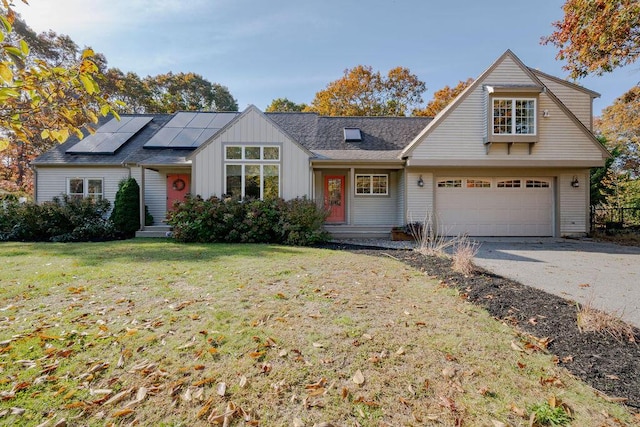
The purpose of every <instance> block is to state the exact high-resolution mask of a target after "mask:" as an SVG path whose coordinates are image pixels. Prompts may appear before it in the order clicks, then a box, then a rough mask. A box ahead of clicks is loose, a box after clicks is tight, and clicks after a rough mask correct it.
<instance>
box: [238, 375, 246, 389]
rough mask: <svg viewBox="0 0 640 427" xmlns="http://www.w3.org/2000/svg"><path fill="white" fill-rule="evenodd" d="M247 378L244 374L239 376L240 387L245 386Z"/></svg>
mask: <svg viewBox="0 0 640 427" xmlns="http://www.w3.org/2000/svg"><path fill="white" fill-rule="evenodd" d="M247 383H248V380H247V377H245V376H244V375H243V376H241V377H240V381H239V385H240V388H245V387H246V386H247Z"/></svg>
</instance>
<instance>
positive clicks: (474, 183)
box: [467, 179, 491, 188]
mask: <svg viewBox="0 0 640 427" xmlns="http://www.w3.org/2000/svg"><path fill="white" fill-rule="evenodd" d="M490 187H491V181H485V180H482V179H467V188H490Z"/></svg>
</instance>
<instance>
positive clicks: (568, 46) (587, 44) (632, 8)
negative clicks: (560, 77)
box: [542, 0, 640, 78]
mask: <svg viewBox="0 0 640 427" xmlns="http://www.w3.org/2000/svg"><path fill="white" fill-rule="evenodd" d="M562 8H563V10H564V19H563V20H561V21H556V22H554V23H553V26H554V27H555V31H554V32H553V33H552V34H551V35H550V36H548V37H545V38H543V39H542V43H543V44H549V43H551V44H553V45H554V46H556V47H557V48H558V49H559V52H558V55H557V56H556V58H557V59H560V60H566V61H567V65H566V66H565V69H566V70H568V71H570V73H571V77H572V78H580V77H584V76H586V75H588V74H591V73H595V74H597V75H602V74H603V73H606V72H610V71H612V70H613V69H615V68H617V67H621V66H624V65H627V64H631V63H633V62H634V61H635V60H636V59H637V58H638V56H640V2H638V0H566V2H565V4H564V6H563V7H562Z"/></svg>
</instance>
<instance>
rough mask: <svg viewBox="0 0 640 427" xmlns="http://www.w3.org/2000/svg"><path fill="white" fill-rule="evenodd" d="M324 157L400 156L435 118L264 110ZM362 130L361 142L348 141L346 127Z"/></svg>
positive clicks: (281, 126)
mask: <svg viewBox="0 0 640 427" xmlns="http://www.w3.org/2000/svg"><path fill="white" fill-rule="evenodd" d="M264 114H265V116H267V117H269V118H270V119H271V120H272V121H273V122H274V123H276V124H277V125H278V127H280V128H281V129H283V130H284V131H285V132H286V133H287V134H289V135H291V137H292V138H293V139H294V140H296V141H298V142H299V143H300V144H301V145H302V146H304V147H306V148H307V149H309V150H310V151H311V152H313V153H314V154H316V155H317V156H318V157H321V158H336V159H338V158H339V159H343V160H346V159H350V158H352V159H354V160H357V159H372V160H373V159H376V158H380V159H382V158H386V159H388V158H396V157H397V155H398V153H399V151H400V150H402V149H403V148H404V147H405V146H406V145H407V143H408V142H409V141H411V140H412V139H413V138H414V137H415V136H416V135H417V134H418V133H419V132H420V131H421V130H422V129H424V127H425V126H427V124H428V123H429V122H431V120H432V118H431V117H386V116H385V117H352V116H349V117H333V116H332V117H329V116H319V115H318V114H316V113H264ZM345 128H357V129H360V133H361V136H362V140H361V141H345V138H344V129H345Z"/></svg>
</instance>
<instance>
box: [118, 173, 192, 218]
mask: <svg viewBox="0 0 640 427" xmlns="http://www.w3.org/2000/svg"><path fill="white" fill-rule="evenodd" d="M182 173H184V172H182ZM140 174H141V172H140V168H139V167H135V168H132V169H131V176H132V177H133V178H135V180H136V181H137V182H138V185H140V184H141V182H142V180H141V179H140V177H141V175H140ZM144 203H145V205H147V208H149V213H150V214H151V215H152V216H153V225H158V224H161V223H162V221H163V220H165V219H166V215H167V174H166V173H164V172H156V171H153V170H150V169H145V171H144Z"/></svg>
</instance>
